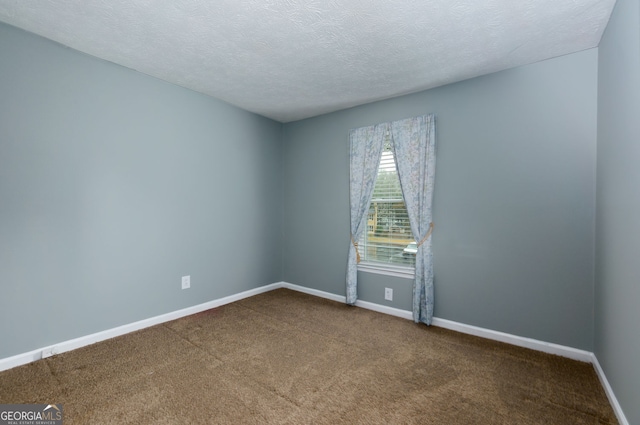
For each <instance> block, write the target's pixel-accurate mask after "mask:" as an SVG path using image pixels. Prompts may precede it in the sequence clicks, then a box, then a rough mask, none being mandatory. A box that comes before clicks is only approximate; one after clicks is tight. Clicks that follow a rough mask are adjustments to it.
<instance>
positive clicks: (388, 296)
mask: <svg viewBox="0 0 640 425" xmlns="http://www.w3.org/2000/svg"><path fill="white" fill-rule="evenodd" d="M384 299H385V300H387V301H393V288H384Z"/></svg>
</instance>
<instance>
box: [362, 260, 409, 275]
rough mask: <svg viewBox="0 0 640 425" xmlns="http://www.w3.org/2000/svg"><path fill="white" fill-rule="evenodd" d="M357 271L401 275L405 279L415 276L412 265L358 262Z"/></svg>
mask: <svg viewBox="0 0 640 425" xmlns="http://www.w3.org/2000/svg"><path fill="white" fill-rule="evenodd" d="M358 271H359V272H366V273H374V274H383V275H386V276H394V277H403V278H405V279H413V278H415V269H414V268H413V267H397V266H392V265H389V264H380V263H360V264H358Z"/></svg>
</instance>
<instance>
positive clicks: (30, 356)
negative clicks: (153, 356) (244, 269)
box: [0, 282, 282, 372]
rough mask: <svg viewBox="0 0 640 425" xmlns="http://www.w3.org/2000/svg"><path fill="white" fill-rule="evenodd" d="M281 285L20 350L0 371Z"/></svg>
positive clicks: (1, 363) (0, 361) (3, 362)
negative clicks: (31, 349)
mask: <svg viewBox="0 0 640 425" xmlns="http://www.w3.org/2000/svg"><path fill="white" fill-rule="evenodd" d="M281 287H282V283H280V282H278V283H272V284H270V285H265V286H261V287H259V288H255V289H250V290H248V291H244V292H240V293H239V294H234V295H229V296H228V297H224V298H219V299H217V300H212V301H208V302H206V303H203V304H198V305H194V306H192V307H187V308H184V309H182V310H177V311H172V312H170V313H166V314H162V315H160V316H155V317H151V318H149V319H144V320H140V321H138V322H134V323H129V324H127V325H122V326H118V327H116V328H112V329H107V330H105V331H101V332H97V333H94V334H91V335H85V336H82V337H79V338H75V339H71V340H68V341H63V342H60V343H57V344H54V345H50V346H47V347H43V348H39V349H37V350H33V351H29V352H27V353H22V354H18V355H15V356H12V357H7V358H4V359H0V372H1V371H3V370H7V369H11V368H14V367H17V366H21V365H23V364H27V363H31V362H34V361H36V360H40V359H42V358H46V357H49V356H52V355H55V354H60V353H64V352H65V351H71V350H75V349H77V348H80V347H84V346H87V345H90V344H94V343H96V342H100V341H104V340H106V339H110V338H114V337H116V336H120V335H124V334H128V333H130V332H134V331H137V330H140V329H144V328H148V327H150V326H154V325H158V324H160V323H164V322H168V321H171V320H175V319H179V318H181V317H185V316H189V315H191V314H196V313H200V312H202V311H205V310H209V309H212V308H215V307H219V306H221V305H224V304H229V303H232V302H234V301H239V300H241V299H243V298H248V297H252V296H254V295H258V294H261V293H263V292H268V291H272V290H274V289H277V288H281Z"/></svg>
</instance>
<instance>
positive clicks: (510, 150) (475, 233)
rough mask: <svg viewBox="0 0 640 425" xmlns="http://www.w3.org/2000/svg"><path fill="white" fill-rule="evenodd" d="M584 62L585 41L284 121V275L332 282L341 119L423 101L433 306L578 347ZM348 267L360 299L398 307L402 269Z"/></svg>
mask: <svg viewBox="0 0 640 425" xmlns="http://www.w3.org/2000/svg"><path fill="white" fill-rule="evenodd" d="M597 61H598V53H597V49H592V50H588V51H584V52H580V53H576V54H572V55H568V56H564V57H559V58H555V59H552V60H548V61H545V62H541V63H537V64H533V65H529V66H524V67H519V68H515V69H511V70H507V71H503V72H499V73H495V74H491V75H487V76H483V77H480V78H475V79H472V80H467V81H464V82H461V83H457V84H452V85H448V86H444V87H440V88H436V89H432V90H428V91H425V92H422V93H418V94H414V95H408V96H403V97H399V98H394V99H390V100H385V101H382V102H377V103H372V104H368V105H364V106H361V107H356V108H352V109H348V110H344V111H340V112H336V113H332V114H327V115H323V116H319V117H315V118H311V119H307V120H303V121H299V122H294V123H289V124H285V126H284V129H283V142H284V205H285V208H284V233H285V237H284V251H283V261H284V264H283V274H284V280H285V281H288V282H291V283H294V284H299V285H303V286H307V287H310V288H315V289H320V290H324V291H328V292H331V293H335V294H342V295H343V294H344V281H345V272H346V255H347V249H348V245H349V206H348V203H349V188H348V184H349V144H348V130H349V129H350V128H356V127H360V126H364V125H369V124H374V123H378V122H384V121H390V120H395V119H400V118H406V117H411V116H415V115H420V114H426V113H431V112H433V113H435V114H436V115H437V134H438V136H437V155H438V156H437V171H436V187H435V199H434V222H435V231H434V235H433V246H434V268H435V296H436V300H435V315H436V316H437V317H440V318H444V319H450V320H455V321H458V322H462V323H466V324H470V325H477V326H481V327H485V328H489V329H494V330H498V331H504V332H509V333H513V334H516V335H521V336H525V337H531V338H536V339H540V340H543V341H549V342H554V343H559V344H564V345H568V346H571V347H577V348H582V349H587V350H591V349H592V348H593V285H594V271H593V264H594V249H595V247H594V239H595V236H594V229H595V221H594V220H595V218H594V211H595V167H596V112H597V105H596V103H597ZM359 279H360V282H359V294H360V298H361V299H364V300H367V301H372V302H376V303H379V304H387V305H391V306H393V307H398V308H402V309H410V306H411V284H412V282H411V281H410V280H407V279H402V278H389V277H386V276H381V275H372V274H367V273H359ZM385 286H389V287H392V288H394V295H395V299H394V301H393V302H391V303H389V302H385V301H384V300H383V293H384V292H383V289H382V288H383V287H385Z"/></svg>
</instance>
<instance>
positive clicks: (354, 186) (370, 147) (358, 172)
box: [346, 123, 389, 305]
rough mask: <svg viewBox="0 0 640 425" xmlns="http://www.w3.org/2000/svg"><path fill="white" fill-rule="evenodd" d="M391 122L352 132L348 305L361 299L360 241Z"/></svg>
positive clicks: (350, 137) (350, 136)
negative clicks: (359, 272)
mask: <svg viewBox="0 0 640 425" xmlns="http://www.w3.org/2000/svg"><path fill="white" fill-rule="evenodd" d="M388 131H389V124H388V123H385V124H378V125H372V126H369V127H361V128H356V129H354V130H351V131H350V132H349V142H350V146H351V153H350V171H349V178H350V184H349V194H350V205H351V243H350V245H349V258H348V260H347V291H346V292H347V304H350V305H353V304H355V302H356V301H357V300H358V285H357V280H358V263H359V262H360V253H359V252H358V240H359V239H360V236H362V232H363V231H364V230H365V229H366V228H367V213H368V212H369V205H370V204H371V197H372V196H373V187H374V186H375V184H376V177H377V176H378V166H379V164H380V157H381V156H382V148H383V145H384V143H383V139H384V136H385V134H386V133H387V132H388Z"/></svg>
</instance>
